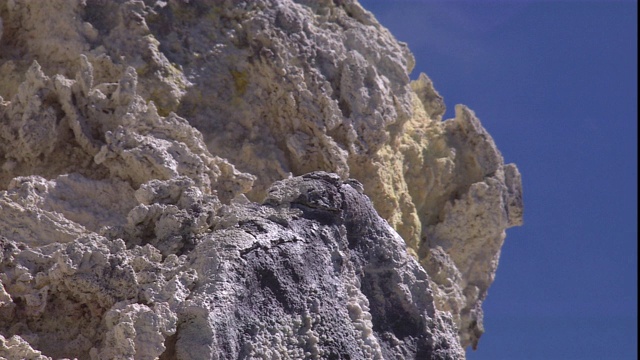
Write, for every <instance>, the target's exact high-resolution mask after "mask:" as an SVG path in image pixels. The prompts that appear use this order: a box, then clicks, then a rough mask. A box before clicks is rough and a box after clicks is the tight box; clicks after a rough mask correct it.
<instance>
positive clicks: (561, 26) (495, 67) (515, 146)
mask: <svg viewBox="0 0 640 360" xmlns="http://www.w3.org/2000/svg"><path fill="white" fill-rule="evenodd" d="M360 3H361V4H362V5H363V6H364V7H365V8H366V9H368V10H370V11H371V12H373V13H374V15H375V16H376V18H377V19H378V21H380V23H382V24H383V25H384V26H386V27H387V28H389V29H390V30H391V32H392V33H393V34H394V35H395V36H396V38H397V39H398V40H400V41H404V42H407V43H408V44H409V47H410V49H411V50H412V52H413V54H414V55H415V57H416V63H417V65H416V69H415V70H414V71H413V73H412V74H411V78H412V79H415V78H417V76H418V74H419V73H420V72H425V73H426V74H427V75H429V77H430V78H431V79H432V80H433V81H434V85H435V87H436V89H437V90H438V91H439V92H440V94H441V95H442V96H444V99H445V102H446V104H447V108H448V110H447V114H446V115H445V117H446V118H449V117H452V116H453V108H454V105H455V104H458V103H463V104H465V105H467V106H469V107H470V108H471V109H473V110H474V111H475V113H476V115H477V116H478V117H479V118H480V120H481V121H482V123H483V125H484V126H485V128H486V129H487V130H488V131H489V133H490V134H491V135H492V136H493V137H494V140H495V142H496V144H497V145H498V148H499V149H500V150H501V152H502V154H503V156H504V157H505V160H506V162H515V163H516V164H517V165H518V167H519V169H520V171H521V173H522V178H523V187H524V205H525V216H524V222H525V224H524V226H522V227H519V228H512V229H509V230H508V231H507V239H506V242H505V245H504V247H503V250H502V256H501V260H500V265H499V267H498V273H497V275H496V280H495V282H494V284H493V286H492V287H491V288H490V289H489V295H488V298H487V300H486V301H485V305H484V309H485V330H486V333H485V334H484V335H483V337H482V338H481V340H480V343H479V347H478V350H476V351H471V350H469V351H468V353H467V356H468V358H469V359H471V360H476V359H563V360H565V359H636V358H637V340H636V338H637V319H638V317H637V316H638V312H637V300H638V297H637V294H638V285H637V284H638V281H637V280H638V278H637V268H638V256H637V250H638V245H637V238H638V223H637V220H636V219H637V213H638V202H637V201H638V196H637V195H638V192H637V179H638V166H637V164H638V157H637V148H638V142H637V129H638V123H637V118H638V105H637V95H638V82H637V79H638V78H637V76H638V58H637V43H638V37H637V27H638V18H637V14H638V7H637V3H636V2H635V1H524V0H520V1H515V0H513V1H464V2H463V1H431V0H429V1H427V0H424V1H417V0H416V1H409V0H396V1H393V0H385V1H383V0H377V1H376V0H361V1H360Z"/></svg>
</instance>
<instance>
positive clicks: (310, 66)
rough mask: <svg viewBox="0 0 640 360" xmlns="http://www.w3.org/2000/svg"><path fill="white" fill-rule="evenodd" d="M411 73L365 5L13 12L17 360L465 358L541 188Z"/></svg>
mask: <svg viewBox="0 0 640 360" xmlns="http://www.w3.org/2000/svg"><path fill="white" fill-rule="evenodd" d="M413 61H414V60H413V58H412V55H411V53H410V52H409V50H408V49H407V47H406V45H405V44H402V43H398V42H397V41H396V40H395V39H394V38H393V36H392V35H391V34H390V33H389V32H388V31H387V30H386V29H384V28H383V27H382V26H381V25H380V24H378V23H377V21H376V20H375V18H374V17H373V16H372V15H371V14H370V13H368V12H367V11H365V10H364V9H362V8H361V7H360V5H359V4H358V3H357V2H355V1H342V2H334V1H312V2H308V1H299V2H294V1H290V0H257V1H248V2H236V1H220V2H207V1H200V0H195V1H194V0H192V1H173V0H171V1H155V0H154V1H151V0H149V1H136V0H122V1H102V0H87V1H66V0H52V1H46V2H31V1H24V0H23V1H19V0H16V1H4V0H0V167H1V171H0V236H3V245H4V250H3V251H4V252H5V257H4V258H3V260H2V263H1V264H0V267H2V269H3V273H2V274H1V278H0V281H1V282H0V285H2V286H3V287H2V288H0V290H2V291H0V316H1V317H2V319H3V321H2V322H0V334H1V335H2V336H3V337H2V338H0V340H1V341H2V343H1V344H2V347H0V351H4V352H0V356H4V357H8V358H20V357H33V358H37V356H40V355H37V354H38V352H39V351H40V352H42V354H44V355H46V356H52V357H61V356H68V357H71V356H77V357H79V358H86V357H92V358H114V357H125V358H126V357H130V358H155V357H157V356H160V354H164V355H163V358H171V356H172V355H175V356H177V357H184V356H191V355H193V354H194V351H197V352H200V351H203V353H209V354H211V356H210V357H215V356H217V354H226V355H224V356H231V357H234V356H245V355H246V356H248V354H251V353H252V352H253V353H255V354H258V353H260V352H262V353H263V354H267V353H268V351H275V353H279V352H282V353H283V354H285V353H287V354H289V356H292V357H293V358H295V357H299V355H300V354H302V353H300V351H302V352H303V353H304V352H309V353H313V354H315V351H317V352H318V354H320V351H321V350H322V351H323V354H325V355H327V354H329V353H332V352H333V353H336V354H338V353H340V354H345V355H346V354H350V356H352V358H370V357H372V356H374V355H375V354H381V355H382V356H384V357H385V358H387V357H393V356H395V355H393V354H400V353H402V352H404V353H402V354H404V355H401V356H403V357H412V356H418V357H419V358H420V356H422V355H418V354H422V353H420V352H421V351H425V352H427V353H429V354H432V355H434V356H440V355H438V354H441V355H442V356H443V357H453V358H455V357H463V356H464V354H462V353H461V352H460V351H459V350H460V348H459V346H458V345H456V344H454V343H452V342H451V341H452V340H451V337H450V334H451V331H457V332H458V338H459V339H458V340H459V342H460V343H459V345H461V346H462V347H467V346H470V345H472V346H474V347H475V346H476V345H477V341H478V339H479V337H480V335H481V334H482V332H483V327H482V308H481V304H482V301H483V300H484V298H485V297H486V295H487V289H488V287H489V286H490V285H491V283H492V281H493V278H494V275H495V271H496V268H497V264H498V260H499V254H500V247H501V246H502V243H503V241H504V237H505V232H504V231H505V229H506V228H508V227H510V226H517V225H520V224H521V223H522V189H521V181H520V174H519V172H518V170H517V168H516V167H515V165H513V164H508V165H505V164H504V161H503V159H502V156H501V155H500V153H499V151H498V150H497V148H496V146H495V144H494V142H493V140H492V139H491V137H490V136H489V134H488V133H487V132H486V131H485V130H484V129H483V128H482V126H481V124H480V122H479V120H478V119H477V118H476V117H475V115H474V114H473V112H472V111H471V110H469V109H467V108H466V107H464V106H457V107H456V116H455V118H454V119H449V120H446V121H442V115H443V114H444V111H445V106H444V101H443V99H442V97H441V96H440V95H439V94H438V93H437V91H436V90H435V89H434V87H433V84H432V82H431V81H430V80H429V78H428V77H427V76H426V75H424V74H421V75H420V76H419V78H418V79H417V80H416V81H413V82H410V80H409V76H408V74H409V72H410V71H411V69H412V67H413ZM316 170H323V171H327V172H331V173H336V174H338V176H339V178H333V177H331V176H329V175H326V174H324V175H318V174H315V175H309V176H307V177H302V178H299V177H297V178H292V176H298V175H302V174H305V173H308V172H311V171H316ZM349 177H350V178H353V179H357V180H359V182H358V181H356V180H349V181H347V178H349ZM287 178H289V180H286V181H284V182H280V183H275V184H274V182H275V181H279V180H282V179H287ZM340 179H341V180H340ZM341 181H344V182H346V183H349V184H351V185H345V183H343V182H341ZM272 184H273V185H272ZM270 188H271V189H272V191H270V192H269V191H268V189H270ZM352 188H353V189H356V192H357V193H358V194H360V192H362V193H364V194H366V195H367V196H368V197H369V198H370V199H371V201H372V203H373V206H374V208H375V210H376V211H377V212H378V213H379V214H380V216H382V218H384V219H386V220H387V221H388V223H389V225H390V226H391V228H393V229H395V231H397V233H398V234H399V235H400V236H401V238H402V239H404V242H405V243H406V245H408V252H409V253H410V254H412V255H413V256H414V257H415V258H417V260H418V262H419V264H420V265H422V268H423V269H425V270H426V272H427V274H428V275H426V274H424V272H423V270H422V269H420V268H416V267H415V262H414V261H413V260H411V261H409V260H408V259H407V260H406V261H405V260H404V259H405V258H406V255H405V254H404V250H403V249H402V247H399V245H398V243H397V236H396V235H394V234H392V232H390V230H389V229H388V228H387V227H386V225H385V226H383V225H381V224H382V223H380V221H379V219H378V218H377V215H375V214H374V213H372V212H371V209H370V207H369V205H366V204H367V201H365V200H362V199H360V198H359V196H360V195H355V193H354V192H353V191H352V190H350V189H352ZM345 189H346V190H345ZM347 190H348V191H347ZM309 194H314V195H309ZM245 195H246V196H245ZM352 197H356V198H358V200H353V199H352ZM265 198H266V203H265V205H257V203H261V202H262V201H263V199H265ZM249 199H250V200H252V201H254V202H255V203H252V202H251V201H250V200H249ZM345 199H347V200H345ZM349 199H351V200H349ZM339 204H340V205H339ZM363 204H364V205H363ZM287 209H288V210H287ZM374 215H375V216H374ZM347 219H348V220H347ZM366 224H369V225H366ZM212 229H215V231H213V232H211V231H212ZM252 229H253V230H252ZM261 229H262V230H261ZM310 229H324V231H325V232H328V233H330V234H332V235H331V236H329V238H327V239H325V238H323V236H325V235H326V234H325V235H321V234H320V235H318V234H316V233H313V232H310V231H311V230H310ZM330 229H333V230H330ZM336 229H342V230H336ZM318 231H320V230H318ZM370 231H373V232H374V233H370ZM279 234H282V238H283V239H285V240H282V241H283V243H278V241H280V240H273V239H275V238H277V237H279V236H280V235H279ZM354 234H357V235H354ZM251 235H253V236H251ZM327 236H328V235H327ZM345 239H346V240H345ZM345 241H346V245H345ZM354 241H355V243H353V242H354ZM255 244H258V245H255ZM354 244H356V245H354ZM357 244H360V245H357ZM363 244H367V245H366V246H364V245H363ZM345 246H346V248H345ZM328 248H330V249H331V250H330V252H329V254H331V256H330V257H329V258H327V253H326V252H325V251H329V250H327V249H328ZM248 249H252V250H251V251H249V252H247V253H243V252H244V251H245V250H247V251H248ZM335 249H338V250H336V251H337V252H336V251H334V250H335ZM345 249H347V250H348V251H347V250H345ZM331 251H334V252H331ZM201 253H206V254H208V257H202V256H201V255H200V254H201ZM7 254H8V255H7ZM238 254H240V255H238ZM385 254H386V255H385ZM389 254H393V256H392V258H391V259H387V260H385V259H381V258H379V256H382V257H384V256H387V255H389ZM247 257H249V258H251V259H252V260H251V261H248V260H247ZM334 257H335V258H334ZM212 259H214V260H212ZM397 259H403V260H402V261H399V260H397ZM396 260H397V261H396ZM336 261H342V262H343V263H342V265H340V266H342V267H340V266H338V267H337V268H336V266H337V265H336V263H335V262H336ZM329 265H331V266H332V267H333V268H332V270H331V271H332V272H327V271H328V270H327V269H329V268H330V267H328V266H329ZM376 266H379V267H381V268H383V269H384V271H382V272H376V271H371V269H372V268H375V267H376ZM194 271H195V272H194ZM38 274H40V275H38ZM260 274H262V275H260ZM269 274H271V275H269ZM293 274H296V275H295V276H296V279H298V280H299V281H298V282H296V281H293V280H291V279H292V278H293V276H294V275H293ZM383 276H388V278H385V281H382V280H381V279H382V278H383ZM213 279H217V280H216V281H213ZM265 279H266V280H265ZM325 282H328V283H325ZM151 284H154V285H153V286H152V285H151ZM263 284H266V285H265V286H262V285H263ZM267 285H268V286H267ZM331 286H335V287H333V288H332V287H331ZM331 289H333V290H331ZM225 291H233V293H227V292H225ZM323 291H324V292H323ZM327 291H333V293H331V292H330V294H334V295H336V296H338V295H339V299H341V301H342V300H345V301H348V302H349V304H355V305H349V306H351V307H347V310H345V308H344V306H343V307H340V306H338V305H339V304H338V303H337V302H336V301H337V300H336V299H335V298H332V297H330V296H328V295H327V294H326V292H327ZM400 293H402V294H404V295H402V296H400V295H398V294H400ZM214 294H217V295H216V296H218V297H217V298H216V297H214ZM238 294H245V295H243V297H241V296H240V295H238ZM403 296H404V297H403ZM188 297H189V298H190V299H191V300H187V298H188ZM381 298H384V299H381ZM194 299H201V300H202V301H203V302H202V303H199V304H197V303H194V302H193V301H195V300H194ZM313 299H323V300H322V302H321V305H314V304H315V303H313V302H310V301H311V300H313ZM385 299H386V300H385ZM259 300H260V301H262V300H264V301H269V302H271V303H272V304H275V305H277V306H276V307H265V306H267V305H264V304H262V303H260V301H259ZM206 301H213V302H212V303H211V305H207V304H209V303H206ZM318 301H320V300H318ZM367 301H368V302H369V305H366V302H367ZM325 303H326V304H334V305H335V306H334V307H333V308H330V307H326V306H324V305H323V304H325ZM187 304H188V305H187ZM278 304H280V305H278ZM434 304H435V308H433V305H434ZM214 305H215V306H214ZM275 305H274V306H275ZM343 305H344V304H343ZM278 306H279V307H278ZM332 306H333V305H332ZM367 307H368V309H369V310H362V309H365V308H367ZM399 307H401V308H402V309H403V311H404V312H402V313H397V314H396V313H393V312H389V311H390V309H391V310H395V309H396V308H399ZM276 308H277V309H278V312H270V310H272V309H276ZM314 309H315V310H314ZM330 309H334V310H335V311H334V313H333V314H332V315H329V310H330ZM353 309H355V310H353ZM358 309H360V310H358ZM351 310H353V311H351ZM305 311H306V312H305ZM67 313H68V314H70V315H69V316H68V318H65V319H66V320H64V321H62V324H64V325H56V323H55V319H57V317H60V316H63V317H64V316H67V315H65V314H67ZM354 314H355V315H354ZM393 314H395V315H397V316H399V317H402V318H403V319H406V321H405V322H404V323H403V324H402V325H393V324H391V323H390V320H389V319H390V317H389V316H391V315H393ZM395 315H394V316H395ZM270 316H271V317H270ZM449 318H450V319H451V321H452V322H453V323H452V324H450V323H449V320H447V319H449ZM276 320H282V322H283V323H282V324H280V323H278V322H277V321H276ZM190 321H192V323H190ZM314 321H316V322H315V323H314ZM189 324H192V325H189ZM283 324H284V325H283ZM314 324H317V327H315V328H314V326H316V325H314ZM354 324H355V325H354ZM371 324H372V325H371ZM405 325H406V326H407V328H404V327H403V326H405ZM329 328H331V329H340V332H339V334H340V335H335V336H334V335H332V334H334V333H332V332H331V331H333V330H328V329H329ZM222 329H228V332H226V330H222ZM264 329H269V330H270V331H271V332H269V333H268V334H267V333H265V332H263V330H264ZM318 329H323V330H318ZM354 329H357V330H358V331H361V332H360V333H358V334H360V335H358V336H356V332H354V331H355V330H354ZM407 329H410V330H411V331H409V330H407ZM455 329H457V330H455ZM287 331H293V332H295V334H293V335H291V334H289V333H287ZM336 331H338V330H336ZM408 332H411V334H410V335H407V333H408ZM303 333H304V334H303ZM316 333H317V334H316ZM180 334H183V335H180ZM187 334H188V335H187ZM335 334H338V333H335ZM323 335H324V338H325V339H333V340H335V342H330V341H328V340H327V341H324V340H323V341H324V342H322V341H321V340H317V339H322V336H323ZM198 339H199V340H198ZM346 339H351V340H353V341H355V342H356V343H357V345H356V346H354V345H353V344H354V342H352V341H347V340H346ZM294 340H295V341H298V342H295V341H294ZM278 341H279V342H280V343H278V344H280V345H278V346H283V348H282V349H285V348H286V349H287V350H286V351H285V350H281V349H280V348H278V350H274V347H273V346H275V345H274V344H275V343H274V342H278ZM294 342H295V344H294ZM267 343H268V344H270V345H269V347H267V345H265V344H267ZM303 343H304V344H303ZM347 343H348V344H350V345H349V346H347V345H344V346H343V344H347ZM60 344H64V345H60ZM203 344H207V345H203ZM287 344H289V345H291V347H290V348H287ZM296 344H297V345H296ZM393 344H396V346H393ZM196 345H199V346H200V345H201V346H200V347H198V346H196ZM200 349H202V350H200ZM439 349H440V350H439ZM187 354H191V355H187ZM234 354H235V355H234ZM296 354H297V355H296ZM264 356H267V355H264ZM319 356H320V357H323V356H324V355H319ZM327 356H328V355H327Z"/></svg>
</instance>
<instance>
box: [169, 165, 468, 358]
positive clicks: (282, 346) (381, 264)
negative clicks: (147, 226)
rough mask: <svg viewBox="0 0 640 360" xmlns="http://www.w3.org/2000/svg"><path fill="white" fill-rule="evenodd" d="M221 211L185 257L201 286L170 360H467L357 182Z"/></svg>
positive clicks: (302, 187) (420, 274)
mask: <svg viewBox="0 0 640 360" xmlns="http://www.w3.org/2000/svg"><path fill="white" fill-rule="evenodd" d="M221 213H222V216H221V217H219V218H218V219H217V224H223V225H222V227H223V228H220V229H217V230H216V231H215V232H214V233H212V234H211V235H210V236H208V237H207V238H206V239H205V240H204V241H202V242H201V243H200V244H199V245H198V246H197V247H196V248H195V250H194V251H193V252H192V253H191V255H189V257H190V265H189V267H192V268H195V269H196V270H197V272H198V277H199V279H200V281H199V282H198V284H197V285H196V287H195V289H194V291H193V293H192V296H191V298H190V299H188V300H187V302H186V306H184V307H183V308H182V310H181V311H179V314H178V318H179V324H178V331H177V334H176V335H175V338H174V340H175V344H172V346H171V347H170V348H169V349H168V350H167V352H166V353H165V355H167V358H172V357H173V356H176V357H177V358H184V359H186V358H192V359H194V358H203V359H210V358H213V359H237V358H241V359H245V358H269V359H280V358H281V359H286V358H289V359H302V358H310V359H311V358H316V359H460V358H464V352H463V350H462V348H461V347H460V345H459V342H458V339H457V329H456V328H455V326H454V325H453V324H452V322H451V320H450V319H449V318H447V317H446V316H445V315H443V313H441V312H439V311H437V310H436V309H435V307H434V303H433V295H432V291H431V289H430V287H429V281H428V275H427V273H426V272H425V271H424V269H423V268H422V267H420V266H419V265H418V263H417V262H416V261H415V260H414V259H413V258H411V257H410V256H409V255H408V254H407V252H406V250H405V245H404V242H403V241H402V239H401V238H400V237H399V236H398V235H397V234H396V232H395V231H394V230H393V229H392V228H391V227H390V226H389V225H388V224H387V222H386V221H385V220H383V219H382V218H380V217H379V216H378V214H377V213H376V211H375V210H374V209H373V206H372V204H371V202H370V201H369V199H368V198H367V197H366V196H365V195H362V194H361V193H360V192H359V191H358V190H357V184H354V183H351V184H350V183H349V182H342V181H340V179H339V177H337V176H336V175H333V174H329V173H324V172H315V173H310V174H307V175H304V176H302V177H296V178H291V179H288V180H283V181H280V182H278V183H276V184H274V186H273V187H272V188H271V189H270V190H269V194H268V196H267V199H266V200H265V202H264V205H258V204H253V203H249V204H242V205H239V204H237V205H232V206H229V207H228V208H223V209H222V211H221ZM225 214H226V215H225Z"/></svg>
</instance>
